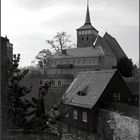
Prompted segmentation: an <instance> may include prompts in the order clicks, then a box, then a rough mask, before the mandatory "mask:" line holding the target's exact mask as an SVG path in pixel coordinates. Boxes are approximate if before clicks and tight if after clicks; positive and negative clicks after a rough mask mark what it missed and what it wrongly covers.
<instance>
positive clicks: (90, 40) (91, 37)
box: [77, 34, 97, 48]
mask: <svg viewBox="0 0 140 140" xmlns="http://www.w3.org/2000/svg"><path fill="white" fill-rule="evenodd" d="M87 37H88V40H87ZM96 37H97V36H95V35H94V34H89V35H77V48H81V47H91V46H92V45H93V43H94V41H95V39H96ZM82 38H83V39H82Z"/></svg>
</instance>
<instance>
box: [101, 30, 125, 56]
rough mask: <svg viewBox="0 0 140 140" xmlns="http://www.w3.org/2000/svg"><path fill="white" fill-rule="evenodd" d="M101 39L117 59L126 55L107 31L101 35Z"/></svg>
mask: <svg viewBox="0 0 140 140" xmlns="http://www.w3.org/2000/svg"><path fill="white" fill-rule="evenodd" d="M103 39H104V40H106V42H107V43H108V45H109V46H110V49H111V50H112V52H113V53H114V54H115V56H116V57H117V58H118V59H119V58H122V57H127V56H126V54H125V53H124V51H123V50H122V48H121V47H120V45H119V44H118V42H117V41H116V39H115V38H113V37H112V36H111V35H109V34H108V33H105V35H104V36H103Z"/></svg>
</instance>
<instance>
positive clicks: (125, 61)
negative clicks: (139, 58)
mask: <svg viewBox="0 0 140 140" xmlns="http://www.w3.org/2000/svg"><path fill="white" fill-rule="evenodd" d="M116 68H117V69H118V70H119V72H120V73H121V74H122V76H124V77H131V76H133V75H134V64H133V61H132V59H129V58H127V57H123V58H121V59H120V60H119V61H118V63H117V66H116Z"/></svg>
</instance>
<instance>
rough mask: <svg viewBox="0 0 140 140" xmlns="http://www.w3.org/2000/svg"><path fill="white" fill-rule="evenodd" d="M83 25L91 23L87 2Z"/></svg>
mask: <svg viewBox="0 0 140 140" xmlns="http://www.w3.org/2000/svg"><path fill="white" fill-rule="evenodd" d="M85 24H91V22H90V14H89V1H87V13H86V20H85Z"/></svg>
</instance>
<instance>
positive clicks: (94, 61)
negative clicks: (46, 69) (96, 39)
mask: <svg viewBox="0 0 140 140" xmlns="http://www.w3.org/2000/svg"><path fill="white" fill-rule="evenodd" d="M97 63H98V61H97V59H77V60H52V61H51V62H50V65H51V66H56V65H60V64H77V65H87V64H94V65H95V64H97Z"/></svg>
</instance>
